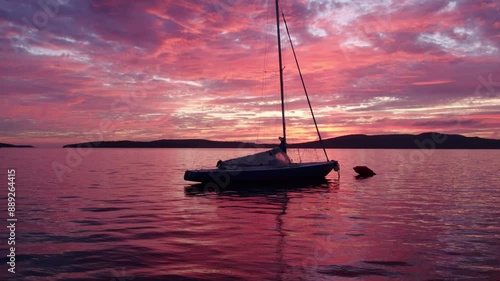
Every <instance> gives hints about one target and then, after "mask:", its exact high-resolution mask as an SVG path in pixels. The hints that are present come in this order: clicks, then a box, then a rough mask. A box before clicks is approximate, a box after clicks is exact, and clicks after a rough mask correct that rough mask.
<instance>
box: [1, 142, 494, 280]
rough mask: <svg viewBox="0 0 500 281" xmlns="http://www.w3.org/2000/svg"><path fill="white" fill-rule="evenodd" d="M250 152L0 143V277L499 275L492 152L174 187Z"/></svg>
mask: <svg viewBox="0 0 500 281" xmlns="http://www.w3.org/2000/svg"><path fill="white" fill-rule="evenodd" d="M254 151H255V150H251V149H93V150H81V151H76V150H74V149H24V148H21V149H4V148H2V149H1V150H0V157H1V159H0V168H1V173H0V175H1V176H0V182H1V185H0V186H1V189H2V192H1V193H0V198H1V200H0V202H2V204H3V205H5V206H4V207H2V208H0V210H3V211H1V218H2V221H3V223H2V224H4V225H5V226H1V227H0V229H3V230H1V231H0V243H1V246H0V249H1V258H0V261H1V264H2V265H1V266H0V280H106V281H112V280H113V281H125V280H500V172H499V170H500V169H499V168H500V150H369V149H339V150H328V154H329V156H330V158H332V159H336V160H338V161H339V162H340V165H341V171H340V178H339V177H338V175H337V173H334V172H332V173H331V174H330V175H329V176H328V179H327V181H326V182H322V183H317V184H313V185H306V184H291V185H282V186H273V187H270V186H267V187H262V186H247V187H245V188H242V189H236V190H217V189H216V190H213V189H209V188H203V187H201V188H200V187H199V188H197V187H194V186H190V185H189V184H188V183H187V182H185V181H184V180H183V173H184V171H185V170H186V169H192V168H200V167H214V166H215V163H216V162H217V160H219V159H228V158H231V157H236V156H242V155H246V154H249V153H252V152H254ZM290 154H291V155H292V157H293V159H294V160H295V161H297V162H298V161H299V160H303V161H307V160H315V159H318V160H322V159H321V156H322V151H319V150H305V149H304V150H300V151H292V152H291V153H290ZM357 165H366V166H368V167H370V168H372V169H373V170H374V171H375V172H376V173H377V175H376V176H374V177H372V178H366V179H357V178H355V173H354V171H353V170H352V167H353V166H357ZM7 169H15V170H16V177H15V184H16V185H15V187H16V197H15V199H16V201H15V202H16V211H15V218H17V222H16V231H15V235H16V236H15V239H16V245H15V247H16V250H15V254H16V264H15V272H16V273H15V274H12V273H10V272H8V271H7V270H8V268H9V266H8V265H7V262H8V260H7V257H6V255H7V254H8V251H7V247H8V246H7V237H8V235H9V232H8V229H7V228H6V226H7V225H8V224H7V221H6V219H7V192H8V191H7V182H8V179H7Z"/></svg>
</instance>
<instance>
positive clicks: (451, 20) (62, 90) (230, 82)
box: [0, 0, 500, 146]
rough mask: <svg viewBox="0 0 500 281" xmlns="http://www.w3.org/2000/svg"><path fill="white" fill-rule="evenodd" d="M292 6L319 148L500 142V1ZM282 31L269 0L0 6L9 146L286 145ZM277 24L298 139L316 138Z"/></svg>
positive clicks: (287, 6) (3, 2) (0, 129)
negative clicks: (416, 138)
mask: <svg viewBox="0 0 500 281" xmlns="http://www.w3.org/2000/svg"><path fill="white" fill-rule="evenodd" d="M40 3H41V4H40ZM43 3H46V4H43ZM281 8H282V11H283V12H284V13H285V16H286V17H287V22H288V25H289V29H290V32H291V34H292V40H293V43H294V44H295V47H296V51H297V55H298V59H299V62H300V63H301V67H302V71H303V73H304V78H305V82H306V85H307V87H308V92H309V94H310V97H311V101H312V105H313V108H314V109H315V113H316V114H317V120H318V123H319V126H320V129H321V130H322V133H323V136H324V138H330V137H337V136H341V135H346V134H388V133H422V132H429V131H437V132H443V133H454V134H464V135H467V136H480V137H486V138H497V139H500V64H499V63H500V50H499V49H500V2H498V1H474V0H470V1H460V0H457V1H439V0H429V1H418V0H415V1H396V0H394V1H391V0H384V1H349V0H282V1H281ZM275 21H276V19H275V11H274V1H266V0H245V1H243V0H233V1H230V0H212V1H201V0H200V1H195V0H191V1H174V0H172V1H168V0H167V1H165V0H157V1H154V0H151V1H117V0H114V1H111V0H110V1H86V0H82V1H69V0H49V1H47V0H42V1H14V0H12V1H9V0H0V41H1V50H0V58H1V60H0V73H1V74H0V142H7V143H14V144H33V145H42V146H43V145H48V144H58V145H59V144H66V143H75V142H83V141H89V140H97V139H100V138H102V139H104V140H123V139H128V140H156V139H165V138H168V139H173V138H175V139H186V138H204V139H211V140H245V141H252V142H273V141H277V137H278V136H280V135H281V127H280V126H281V119H280V118H281V116H280V114H281V113H280V104H279V80H278V58H277V46H276V45H277V43H276V26H275V25H276V23H275ZM281 30H282V39H283V40H282V43H283V51H284V66H285V69H284V73H285V74H284V75H285V95H286V101H287V117H288V119H287V122H288V139H289V142H292V143H293V142H302V141H309V140H315V139H316V135H315V131H314V125H313V123H312V119H311V117H310V113H309V109H308V107H307V102H306V100H305V96H304V94H303V91H302V86H301V84H300V80H299V78H298V76H297V71H296V68H295V62H294V61H293V55H292V53H291V51H290V47H289V41H288V39H287V37H286V32H285V29H284V28H283V27H282V29H281Z"/></svg>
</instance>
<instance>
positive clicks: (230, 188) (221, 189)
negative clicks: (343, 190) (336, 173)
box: [184, 178, 340, 196]
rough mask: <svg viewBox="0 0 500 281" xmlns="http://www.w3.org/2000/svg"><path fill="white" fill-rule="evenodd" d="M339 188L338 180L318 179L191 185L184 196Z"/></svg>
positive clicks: (258, 193) (266, 193) (257, 194)
mask: <svg viewBox="0 0 500 281" xmlns="http://www.w3.org/2000/svg"><path fill="white" fill-rule="evenodd" d="M339 188H340V184H339V180H330V179H324V178H323V179H318V180H315V181H313V182H311V181H307V182H291V183H290V182H289V183H272V184H271V183H269V184H258V183H235V184H228V185H226V186H219V185H215V184H202V183H198V184H192V185H188V186H185V187H184V193H185V195H186V196H195V195H204V194H219V195H239V196H266V195H275V194H280V193H286V192H289V191H295V192H296V191H309V192H314V191H318V192H332V191H336V190H338V189H339Z"/></svg>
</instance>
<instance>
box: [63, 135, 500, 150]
mask: <svg viewBox="0 0 500 281" xmlns="http://www.w3.org/2000/svg"><path fill="white" fill-rule="evenodd" d="M323 144H324V145H325V147H326V148H382V149H393V148H398V149H418V148H427V149H434V148H435V149H500V140H495V139H484V138H479V137H465V136H462V135H447V134H440V133H423V134H419V135H410V134H392V135H374V136H368V135H347V136H342V137H336V138H330V139H325V140H323ZM277 145H278V144H277V143H276V144H257V143H251V142H237V141H210V140H203V139H185V140H182V139H180V140H179V139H178V140H156V141H149V142H146V141H128V140H123V141H102V142H85V143H76V144H67V145H64V146H63V147H64V148H71V147H73V148H75V147H95V148H269V147H275V146H277ZM288 147H290V148H319V147H321V144H320V142H319V141H312V142H304V143H296V144H288Z"/></svg>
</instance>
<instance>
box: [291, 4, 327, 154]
mask: <svg viewBox="0 0 500 281" xmlns="http://www.w3.org/2000/svg"><path fill="white" fill-rule="evenodd" d="M281 15H282V16H283V22H284V23H285V27H286V33H287V34H288V40H289V41H290V46H291V47H292V52H293V57H294V58H295V63H296V64H297V69H298V70H299V76H300V81H302V87H303V88H304V92H305V93H306V98H307V103H308V104H309V109H310V110H311V115H312V118H313V121H314V126H316V132H317V133H318V137H319V142H320V144H321V147H322V148H323V152H324V153H325V157H326V161H330V159H328V154H327V153H326V149H325V145H324V144H323V139H322V138H321V133H320V132H319V128H318V123H317V122H316V117H314V112H313V109H312V106H311V101H310V100H309V94H308V93H307V89H306V84H305V82H304V77H302V71H301V70H300V66H299V61H298V60H297V55H296V54H295V48H294V47H293V42H292V37H291V36H290V31H289V30H288V25H287V23H286V19H285V14H284V13H283V12H282V13H281Z"/></svg>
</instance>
